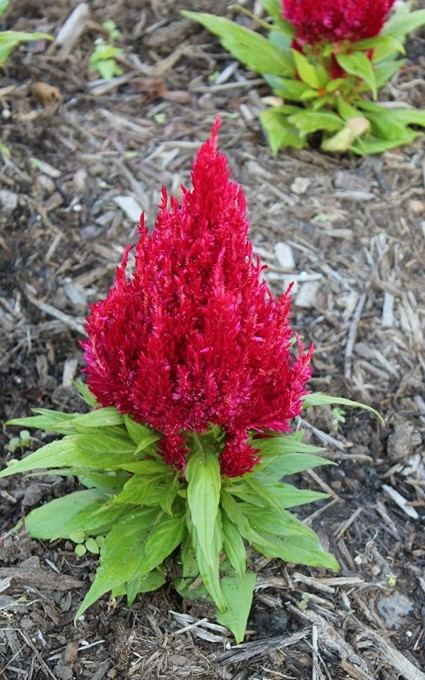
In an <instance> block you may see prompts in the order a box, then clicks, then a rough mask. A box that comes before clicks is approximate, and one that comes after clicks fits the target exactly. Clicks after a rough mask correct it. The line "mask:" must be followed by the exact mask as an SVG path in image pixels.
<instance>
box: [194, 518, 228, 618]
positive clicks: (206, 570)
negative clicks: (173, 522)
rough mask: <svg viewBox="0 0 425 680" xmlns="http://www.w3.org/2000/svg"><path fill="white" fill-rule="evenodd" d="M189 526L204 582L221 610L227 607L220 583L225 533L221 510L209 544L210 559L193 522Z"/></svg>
mask: <svg viewBox="0 0 425 680" xmlns="http://www.w3.org/2000/svg"><path fill="white" fill-rule="evenodd" d="M188 528H189V531H190V532H191V536H192V544H193V547H194V549H195V555H196V562H197V565H198V569H199V574H200V576H201V579H202V582H203V584H204V586H205V588H206V589H207V591H208V593H209V595H210V597H211V598H212V600H213V602H214V603H215V605H216V607H217V608H218V609H219V610H220V611H224V609H226V601H225V599H224V596H223V593H222V590H221V585H220V552H221V549H222V545H223V535H222V531H221V526H220V512H218V515H217V520H216V522H215V525H214V533H213V536H212V539H211V544H210V546H209V554H208V559H207V558H206V556H205V553H204V550H203V547H202V546H201V544H200V542H199V540H198V534H197V532H196V531H195V529H194V527H193V526H191V522H188Z"/></svg>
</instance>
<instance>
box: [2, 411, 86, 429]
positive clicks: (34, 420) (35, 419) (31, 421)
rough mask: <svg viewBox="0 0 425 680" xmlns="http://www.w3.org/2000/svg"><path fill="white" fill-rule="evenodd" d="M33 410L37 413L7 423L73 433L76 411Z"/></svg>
mask: <svg viewBox="0 0 425 680" xmlns="http://www.w3.org/2000/svg"><path fill="white" fill-rule="evenodd" d="M32 411H33V413H36V414H37V415H35V416H29V417H27V418H13V419H12V420H8V421H7V423H6V425H7V426H9V425H17V426H18V427H31V428H35V429H37V430H44V432H51V433H56V434H72V433H73V432H74V428H73V426H72V421H73V420H74V418H75V417H76V414H75V413H64V412H63V411H51V410H50V409H47V408H37V409H35V408H33V409H32Z"/></svg>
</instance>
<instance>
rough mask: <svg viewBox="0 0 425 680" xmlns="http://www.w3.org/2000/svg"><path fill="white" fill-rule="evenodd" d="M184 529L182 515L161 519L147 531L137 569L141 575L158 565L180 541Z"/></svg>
mask: <svg viewBox="0 0 425 680" xmlns="http://www.w3.org/2000/svg"><path fill="white" fill-rule="evenodd" d="M184 529H185V519H184V515H183V514H181V515H180V516H178V517H166V518H165V519H161V520H160V521H159V522H158V524H157V525H156V526H155V527H154V528H153V529H152V531H151V532H150V533H149V537H148V539H147V541H146V544H145V546H144V558H143V560H142V562H141V564H140V567H139V570H140V573H141V574H142V575H145V574H147V573H148V572H150V571H151V570H152V569H155V568H156V567H158V566H159V565H160V564H162V562H163V561H164V560H165V558H166V557H168V555H171V553H172V552H174V550H175V549H176V548H177V546H178V545H180V543H181V542H182V539H183V533H184Z"/></svg>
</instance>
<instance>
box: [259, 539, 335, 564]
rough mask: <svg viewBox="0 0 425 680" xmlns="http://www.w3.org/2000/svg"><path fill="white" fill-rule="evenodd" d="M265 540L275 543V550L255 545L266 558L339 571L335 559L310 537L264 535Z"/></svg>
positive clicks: (262, 545) (263, 545)
mask: <svg viewBox="0 0 425 680" xmlns="http://www.w3.org/2000/svg"><path fill="white" fill-rule="evenodd" d="M264 538H265V540H266V541H267V542H268V543H270V542H273V548H272V549H270V548H269V545H266V544H263V543H255V544H254V548H255V549H256V550H258V552H260V553H261V554H262V555H265V556H266V557H272V558H276V557H278V558H280V559H281V560H284V562H292V563H293V564H305V565H307V566H309V567H324V568H325V569H330V570H331V571H339V564H338V562H337V561H336V559H335V557H334V556H333V555H331V554H330V553H327V552H325V551H324V550H322V548H321V547H320V544H318V543H317V541H316V540H314V539H312V538H309V537H308V536H287V537H285V538H283V539H281V538H276V537H274V536H273V535H272V534H264Z"/></svg>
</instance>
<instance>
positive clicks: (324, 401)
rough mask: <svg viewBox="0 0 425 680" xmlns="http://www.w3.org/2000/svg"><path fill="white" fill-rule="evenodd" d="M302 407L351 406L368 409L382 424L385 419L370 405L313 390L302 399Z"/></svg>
mask: <svg viewBox="0 0 425 680" xmlns="http://www.w3.org/2000/svg"><path fill="white" fill-rule="evenodd" d="M303 401H304V404H303V408H311V407H312V406H328V405H329V406H334V405H337V406H350V407H351V408H361V409H363V410H364V411H369V413H373V415H374V416H375V417H376V418H377V419H378V420H379V422H380V423H381V424H382V425H385V421H384V419H383V418H382V416H381V414H380V413H378V411H376V410H375V409H374V408H372V407H371V406H367V405H366V404H362V403H361V402H360V401H352V400H351V399H345V398H344V397H334V396H333V395H332V394H324V392H315V393H313V394H308V395H307V396H306V397H304V399H303Z"/></svg>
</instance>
